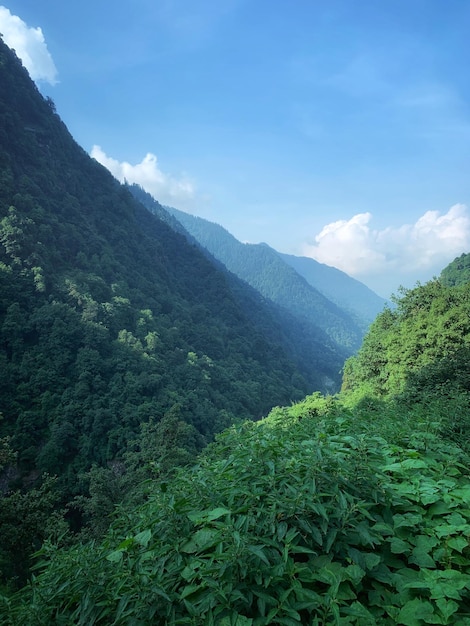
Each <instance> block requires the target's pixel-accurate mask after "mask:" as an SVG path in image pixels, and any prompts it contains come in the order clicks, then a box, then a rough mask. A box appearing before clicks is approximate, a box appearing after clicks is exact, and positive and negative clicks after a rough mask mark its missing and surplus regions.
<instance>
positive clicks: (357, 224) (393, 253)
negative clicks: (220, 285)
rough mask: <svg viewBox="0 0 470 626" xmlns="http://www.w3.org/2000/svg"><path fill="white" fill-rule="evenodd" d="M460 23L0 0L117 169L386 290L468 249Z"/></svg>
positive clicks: (390, 4)
mask: <svg viewBox="0 0 470 626" xmlns="http://www.w3.org/2000/svg"><path fill="white" fill-rule="evenodd" d="M0 1H1V0H0ZM469 28H470V3H469V2H465V0H453V1H452V2H442V0H380V1H378V0H361V1H360V2H358V1H357V0H289V1H287V0H113V2H110V1H108V0H99V1H96V0H93V1H90V0H81V1H80V2H64V0H17V1H16V0H11V1H10V2H5V4H3V5H0V33H2V34H3V38H4V41H5V42H6V43H7V44H8V45H9V46H10V47H12V48H14V49H15V50H16V52H17V54H18V56H19V57H20V58H21V59H22V61H23V64H24V65H25V67H26V68H27V69H28V71H29V73H30V75H31V77H32V78H33V80H35V81H36V84H37V85H38V87H39V89H40V90H41V92H42V93H43V94H44V95H45V96H49V97H51V98H52V99H53V100H54V102H55V104H56V108H57V112H58V113H59V115H60V116H61V118H62V119H63V121H64V122H65V124H66V125H67V127H68V128H69V130H70V132H71V133H72V135H73V136H74V138H75V139H76V140H77V142H78V143H79V144H80V145H81V146H82V147H83V148H84V149H85V150H86V151H87V152H89V153H90V155H91V156H93V157H94V158H96V159H97V160H98V161H100V162H101V163H102V164H103V165H105V166H106V167H107V168H108V169H109V170H110V171H111V172H112V173H113V174H114V176H116V178H118V179H120V180H124V179H126V180H127V181H128V182H136V183H138V184H140V185H142V187H144V188H145V189H146V190H147V191H148V192H150V193H151V194H152V195H153V196H154V197H155V198H156V199H157V200H159V201H160V202H161V203H162V204H164V205H169V206H174V207H176V208H179V209H181V210H184V211H187V212H189V213H192V214H193V215H199V216H201V217H204V218H206V219H208V220H211V221H213V222H217V223H218V224H221V225H222V226H224V227H225V228H226V229H227V230H228V231H229V232H231V233H232V234H233V235H234V236H235V237H236V238H237V239H239V240H240V241H243V242H250V243H258V242H265V243H267V244H269V245H270V246H272V247H273V248H275V249H276V250H279V251H280V252H285V253H288V254H296V255H299V256H310V257H312V258H314V259H316V260H318V261H320V262H322V263H326V264H328V265H333V266H335V267H338V268H339V269H341V270H343V271H345V272H347V273H348V274H350V275H351V276H353V277H355V278H357V279H358V280H361V281H362V282H364V283H365V284H366V285H368V286H369V287H371V288H372V289H374V291H376V292H377V293H379V294H380V295H382V296H384V297H389V296H390V295H391V294H392V293H394V292H397V290H398V287H399V286H400V285H403V286H405V287H413V286H414V285H415V284H416V283H417V281H420V282H425V281H427V280H429V279H431V278H432V277H433V276H437V275H439V273H440V271H441V270H442V268H443V267H444V266H445V265H447V263H449V262H450V261H451V260H453V259H454V258H455V257H456V256H458V255H460V254H461V253H463V252H470V176H469V165H470V72H469V71H468V67H469V63H470V39H469V37H468V32H469ZM0 88H1V86H0Z"/></svg>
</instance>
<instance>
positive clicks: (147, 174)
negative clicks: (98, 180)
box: [90, 146, 194, 208]
mask: <svg viewBox="0 0 470 626" xmlns="http://www.w3.org/2000/svg"><path fill="white" fill-rule="evenodd" d="M90 154H91V156H92V157H93V158H94V159H96V160H97V161H98V162H99V163H101V165H104V166H105V167H106V168H107V169H108V170H109V171H110V172H111V174H112V175H113V176H114V177H115V178H117V179H118V180H119V181H121V182H122V183H123V182H124V181H127V182H128V183H136V184H137V185H140V186H141V187H143V188H144V189H145V191H147V192H148V193H150V194H151V195H152V196H153V197H154V198H155V199H156V200H158V201H159V202H160V203H161V204H166V205H170V206H176V208H180V207H181V206H184V205H186V204H187V201H188V200H190V199H192V198H193V197H194V185H193V184H192V182H191V181H189V180H188V179H186V178H184V177H183V178H180V179H176V178H173V177H172V176H170V175H169V174H165V173H164V172H162V170H161V169H160V168H159V166H158V161H157V157H156V156H155V155H154V154H152V153H150V152H148V153H147V154H146V155H145V157H144V158H143V159H142V161H141V162H140V163H137V164H136V165H132V164H131V163H128V162H127V161H122V162H120V161H118V160H117V159H113V158H111V157H109V156H107V155H106V153H105V152H104V151H103V150H102V149H101V148H100V146H93V148H92V150H91V153H90Z"/></svg>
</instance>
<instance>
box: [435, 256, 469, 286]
mask: <svg viewBox="0 0 470 626" xmlns="http://www.w3.org/2000/svg"><path fill="white" fill-rule="evenodd" d="M439 280H440V281H441V283H443V284H444V285H447V286H448V287H453V286H458V285H463V284H465V283H470V254H461V255H460V256H458V257H457V258H456V259H454V260H453V261H452V262H451V263H449V265H448V266H447V267H445V268H444V269H443V270H442V272H441V275H440V277H439Z"/></svg>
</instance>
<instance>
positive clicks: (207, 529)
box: [0, 281, 470, 626]
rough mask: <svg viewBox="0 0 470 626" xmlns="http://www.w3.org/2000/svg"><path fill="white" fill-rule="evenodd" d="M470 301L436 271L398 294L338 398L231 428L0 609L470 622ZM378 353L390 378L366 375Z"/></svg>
mask: <svg viewBox="0 0 470 626" xmlns="http://www.w3.org/2000/svg"><path fill="white" fill-rule="evenodd" d="M469 296H470V294H469V291H468V285H464V286H462V287H446V286H444V285H442V284H441V283H439V282H438V281H432V282H431V283H429V284H427V285H424V286H418V287H417V288H415V289H413V290H408V291H403V292H402V295H401V297H400V298H397V302H396V304H397V307H396V310H395V311H394V312H393V313H392V312H391V311H387V312H385V313H383V314H382V316H379V319H378V321H377V322H376V324H375V325H373V327H372V328H371V330H370V332H369V333H368V336H367V338H366V341H365V348H364V350H367V351H366V352H362V351H360V352H359V355H358V356H357V357H355V358H353V359H351V361H349V364H350V367H349V369H348V370H347V374H348V377H349V378H347V379H345V385H344V389H343V392H342V393H341V394H340V395H339V396H336V397H331V396H330V397H327V398H322V397H321V396H320V394H314V395H313V396H311V397H309V398H307V399H305V400H304V401H303V402H300V403H298V404H296V405H293V406H290V407H286V408H280V407H277V408H275V409H273V410H272V412H271V414H270V415H269V416H268V417H267V418H266V419H264V420H261V421H259V422H256V423H253V422H249V423H248V422H246V423H244V424H239V425H237V426H236V427H232V428H230V429H227V430H226V431H224V433H222V434H221V435H220V436H218V438H217V441H216V443H215V444H213V445H211V446H209V447H208V448H206V449H205V451H204V452H203V453H202V454H201V455H200V456H199V458H198V463H197V464H196V465H194V466H193V467H191V468H186V469H184V470H183V471H179V472H178V473H176V475H175V476H174V477H173V478H172V479H171V480H169V481H159V480H156V481H153V483H152V485H151V487H150V492H151V495H150V497H149V498H148V500H147V501H146V502H144V503H143V504H142V505H141V506H140V507H137V508H135V509H133V510H131V511H126V512H125V514H122V515H120V516H118V517H117V518H116V520H115V521H114V523H113V524H112V525H111V527H110V529H109V531H108V532H107V533H106V535H105V537H104V540H103V541H101V542H99V543H91V542H84V543H82V544H80V545H74V546H72V547H68V548H67V547H65V548H59V549H58V548H57V547H56V546H55V545H54V544H46V545H45V546H44V548H43V549H42V551H41V553H40V554H39V555H38V559H39V564H38V566H37V574H38V575H37V576H36V578H35V579H34V580H33V581H32V583H31V585H29V586H28V587H25V588H24V589H23V590H22V591H21V592H19V593H17V594H16V595H14V596H12V597H10V598H3V602H1V597H0V618H1V617H2V616H3V618H4V620H5V623H6V624H7V625H8V626H48V624H49V623H57V624H61V623H64V624H67V623H70V624H73V623H86V624H89V625H90V626H106V625H108V624H109V625H110V624H115V625H116V626H127V625H128V624H130V623H141V624H161V625H162V626H163V625H165V626H166V625H169V626H176V625H177V624H192V623H193V624H214V626H228V625H229V624H239V625H243V626H286V625H289V626H296V625H297V626H301V625H303V624H318V625H320V624H324V625H327V624H350V625H351V626H374V625H377V624H380V625H382V626H394V625H402V626H425V625H426V624H447V625H449V626H450V625H451V624H452V626H468V624H469V607H470V547H469V538H470V507H469V501H470V455H469V452H470V443H469V441H470V439H469V434H470V428H469V426H470V418H469V415H470V410H469V409H470V402H469V396H470V382H469V381H470V366H469V363H470V358H469V356H470V350H469V348H468V342H469V328H468V310H467V308H468V302H469V300H470V297H469ZM414 317H416V320H415V322H414V321H413V318H414ZM438 328H440V329H441V333H439V336H438V334H437V332H436V331H437V329H438ZM407 331H409V332H410V336H409V338H408V340H407ZM374 338H375V343H374V341H373V340H374ZM392 346H393V349H391V348H392ZM387 347H389V348H390V351H387V350H385V355H384V349H386V348H387ZM410 351H411V352H413V353H414V355H415V358H416V357H418V356H419V360H418V362H416V363H415V362H413V361H411V360H409V356H410ZM384 356H385V360H383V357H384ZM381 358H382V361H381V364H382V366H383V367H384V368H385V372H386V374H387V375H388V379H391V380H393V381H394V386H393V387H389V388H384V387H381V386H380V385H379V384H378V383H380V382H382V383H383V381H376V378H377V372H375V374H374V371H372V370H371V371H370V372H369V374H372V378H373V380H372V384H370V383H369V380H368V377H367V376H366V375H364V369H363V368H365V367H366V366H367V360H370V361H371V363H372V365H373V366H374V365H376V366H377V364H378V363H379V360H380V359H381ZM405 365H406V366H407V369H406V368H405Z"/></svg>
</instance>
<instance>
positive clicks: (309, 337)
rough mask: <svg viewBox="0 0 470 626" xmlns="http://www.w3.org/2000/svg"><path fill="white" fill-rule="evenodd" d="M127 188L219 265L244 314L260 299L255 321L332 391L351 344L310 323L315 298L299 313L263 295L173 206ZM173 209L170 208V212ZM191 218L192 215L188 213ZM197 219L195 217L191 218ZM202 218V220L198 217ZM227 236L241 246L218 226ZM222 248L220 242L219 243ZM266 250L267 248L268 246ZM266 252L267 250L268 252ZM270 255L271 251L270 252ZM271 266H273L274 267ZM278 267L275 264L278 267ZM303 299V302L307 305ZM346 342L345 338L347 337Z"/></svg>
mask: <svg viewBox="0 0 470 626" xmlns="http://www.w3.org/2000/svg"><path fill="white" fill-rule="evenodd" d="M128 188H129V190H130V191H131V192H132V194H133V195H134V197H135V198H137V199H138V200H139V201H140V202H141V203H142V204H143V205H144V206H146V207H147V208H148V209H149V210H150V211H151V212H152V213H153V214H155V215H158V217H159V218H160V219H162V220H163V221H165V222H166V223H167V224H169V225H170V226H171V228H173V230H175V231H176V232H179V233H182V234H183V235H184V236H185V237H186V238H187V239H188V241H189V242H190V243H191V244H193V245H196V246H198V247H199V248H200V249H201V250H202V251H203V253H204V254H205V255H206V256H207V257H208V258H209V259H210V260H211V262H213V263H214V264H215V265H217V266H218V267H219V269H220V270H221V271H222V272H223V273H224V274H225V276H226V280H227V281H228V283H229V285H230V286H231V289H232V291H233V292H234V293H236V294H237V299H238V301H239V302H240V303H241V304H242V306H244V310H245V312H246V314H247V316H248V317H251V315H252V314H253V312H254V311H255V310H256V308H255V307H254V306H253V301H256V300H259V299H261V301H262V303H263V304H262V308H263V309H264V319H265V322H266V323H265V324H262V322H261V321H260V320H261V319H262V316H261V315H259V316H258V317H257V323H258V325H260V324H262V326H263V329H264V332H265V334H266V336H267V337H268V338H271V335H272V329H273V328H276V329H278V331H277V335H276V336H273V339H274V340H275V341H276V342H281V344H282V345H283V346H284V347H285V348H286V350H287V351H288V353H289V354H290V355H292V357H293V358H294V360H295V363H296V365H297V366H298V367H299V369H300V371H301V373H302V374H303V376H304V377H305V379H306V380H307V382H308V384H309V386H310V387H313V388H315V389H318V390H320V391H323V392H329V393H334V392H335V391H337V390H338V389H339V385H340V380H341V370H342V367H343V364H344V361H345V359H346V358H347V356H348V355H349V354H350V353H351V347H350V346H349V347H348V348H346V347H345V346H343V345H338V342H337V341H335V340H334V339H333V338H332V337H331V334H328V333H327V332H326V330H324V329H322V328H320V327H319V326H318V325H317V324H313V323H312V317H313V316H314V314H315V313H316V312H317V304H318V303H316V302H314V303H312V302H311V301H310V304H312V305H314V310H313V311H306V314H305V315H304V314H302V311H300V313H299V310H297V308H296V307H295V306H293V305H292V303H291V301H290V300H289V299H287V300H286V299H285V298H284V299H281V298H272V299H271V298H269V297H266V294H265V293H263V291H262V290H259V289H257V288H256V286H252V285H251V283H250V284H249V282H250V281H245V280H243V277H239V276H238V275H237V274H236V272H235V273H234V272H232V271H230V270H229V269H227V266H226V265H225V264H224V262H223V260H222V259H220V258H219V257H217V255H216V254H214V253H213V252H212V251H211V250H209V249H208V247H205V246H204V244H203V243H201V242H200V241H199V240H198V238H197V236H196V235H195V234H193V233H190V232H189V231H188V230H186V227H185V226H184V225H183V224H182V222H180V221H179V220H178V219H176V217H175V216H174V215H173V212H176V210H175V209H173V210H167V208H165V207H163V206H162V205H161V204H160V203H159V202H158V201H157V200H155V199H154V198H153V197H152V196H151V195H150V194H149V193H147V192H145V191H144V190H143V189H142V188H141V187H139V186H138V185H130V186H129V187H128ZM170 211H173V212H170ZM188 217H189V218H192V216H188ZM194 219H196V220H197V219H198V218H194ZM202 222H205V220H202ZM207 225H208V227H209V229H210V228H211V227H216V230H217V229H219V228H221V227H219V226H217V225H215V224H211V223H210V222H207ZM221 230H222V231H223V232H224V233H226V236H227V237H228V238H229V239H232V240H233V242H235V247H236V248H238V247H239V246H242V244H240V243H239V242H237V241H236V240H235V239H234V238H233V237H231V235H229V234H228V233H227V232H226V231H224V230H223V229H221ZM222 247H223V248H224V246H222ZM229 248H230V245H229V246H228V248H224V249H225V252H224V253H223V254H222V256H225V255H226V254H227V252H228V251H229ZM268 250H270V248H268ZM269 254H270V253H269ZM270 256H271V258H273V257H272V255H271V254H270ZM257 257H258V261H260V262H261V259H260V258H259V255H258V254H256V255H255V257H254V259H253V260H254V261H256V259H257ZM275 265H278V261H277V259H275ZM274 269H275V268H274ZM278 269H279V267H278ZM281 269H282V270H286V267H285V266H284V267H282V266H281ZM271 271H272V270H270V269H269V268H266V267H265V268H264V269H262V270H261V272H260V273H263V272H264V273H266V272H271ZM292 275H293V274H292V272H291V270H290V269H288V270H287V275H286V274H285V273H284V274H283V272H282V271H281V273H280V276H279V281H280V283H281V285H284V286H285V284H286V282H288V279H289V276H290V277H292ZM271 280H274V276H273V275H271ZM298 280H299V277H298V276H295V275H294V283H295V282H296V281H298ZM301 285H302V289H305V287H306V285H305V284H304V283H303V281H301ZM292 289H293V291H294V292H297V295H298V290H296V287H295V284H294V285H293V286H292ZM307 291H308V287H307ZM246 294H251V299H250V302H248V303H247V304H246V305H244V304H243V303H244V302H245V299H246ZM308 298H309V294H308V293H307V302H308ZM320 300H321V302H322V303H323V302H324V298H323V297H321V298H320ZM307 302H306V304H305V306H307ZM336 313H337V311H336V310H334V311H333V313H332V319H331V320H330V323H332V324H333V325H334V324H335V319H334V318H335V315H336ZM348 345H349V340H348Z"/></svg>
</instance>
